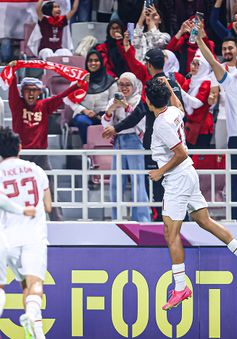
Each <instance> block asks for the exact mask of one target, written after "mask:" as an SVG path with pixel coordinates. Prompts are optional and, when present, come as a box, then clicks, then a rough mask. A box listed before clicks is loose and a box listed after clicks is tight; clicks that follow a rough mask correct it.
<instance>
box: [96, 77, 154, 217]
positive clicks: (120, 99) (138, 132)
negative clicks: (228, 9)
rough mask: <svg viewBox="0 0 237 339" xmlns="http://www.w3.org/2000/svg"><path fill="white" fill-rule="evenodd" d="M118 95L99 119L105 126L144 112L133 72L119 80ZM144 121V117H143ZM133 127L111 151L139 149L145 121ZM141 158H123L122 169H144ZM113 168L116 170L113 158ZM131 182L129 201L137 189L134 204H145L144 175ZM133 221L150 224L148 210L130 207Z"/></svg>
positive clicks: (113, 187)
mask: <svg viewBox="0 0 237 339" xmlns="http://www.w3.org/2000/svg"><path fill="white" fill-rule="evenodd" d="M118 88H119V91H120V92H118V93H116V94H115V97H114V98H113V99H111V100H110V101H109V103H108V106H107V109H106V113H105V114H104V115H103V117H102V125H103V126H104V127H107V126H109V125H110V126H111V125H115V124H117V123H118V122H121V121H122V120H124V119H125V118H126V117H127V116H128V115H129V114H130V113H131V112H132V111H133V110H134V109H135V108H136V109H138V110H139V109H140V110H146V107H145V105H144V103H143V102H142V100H141V93H142V83H141V81H140V80H138V79H137V78H136V76H135V75H134V74H133V73H130V72H125V73H123V74H122V75H121V76H120V78H119V80H118ZM144 119H145V118H144ZM144 119H143V120H141V122H140V123H139V124H138V125H137V126H135V127H132V128H129V129H126V130H124V131H122V132H119V133H118V134H117V135H116V137H115V139H114V149H116V150H117V149H133V150H142V149H143V146H142V137H143V133H144V130H145V120H144ZM144 168H145V164H144V156H143V155H123V156H122V169H130V170H144ZM112 169H116V156H114V157H113V163H112ZM126 179H127V176H126V175H123V176H122V192H123V193H124V192H125V189H126ZM131 182H132V198H131V199H132V201H135V195H134V188H135V187H137V192H136V196H137V202H148V197H147V193H146V188H145V177H144V175H143V174H139V175H135V176H134V175H131ZM116 184H117V182H116V176H115V175H112V176H111V180H110V196H111V201H112V202H116V200H117V187H116ZM112 218H113V219H117V210H116V208H115V207H113V208H112ZM132 221H140V222H148V221H150V210H149V208H148V207H147V206H142V207H132Z"/></svg>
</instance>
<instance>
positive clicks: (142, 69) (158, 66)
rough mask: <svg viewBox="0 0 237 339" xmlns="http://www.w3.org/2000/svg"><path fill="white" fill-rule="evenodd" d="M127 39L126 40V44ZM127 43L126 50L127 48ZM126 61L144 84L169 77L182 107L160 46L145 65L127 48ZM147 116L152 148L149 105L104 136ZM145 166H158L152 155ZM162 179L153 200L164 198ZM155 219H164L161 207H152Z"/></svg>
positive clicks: (147, 142) (147, 144)
mask: <svg viewBox="0 0 237 339" xmlns="http://www.w3.org/2000/svg"><path fill="white" fill-rule="evenodd" d="M126 43H127V41H125V44H126ZM126 47H128V46H126V45H125V50H126ZM126 61H127V63H129V67H130V69H131V70H132V72H133V73H134V74H135V75H136V76H137V78H138V79H139V80H141V81H142V83H143V86H144V87H145V85H146V81H148V80H149V79H151V78H161V77H165V78H167V80H168V82H169V84H170V86H171V87H172V89H173V91H174V93H175V95H176V97H177V99H178V100H177V106H178V108H182V103H181V102H182V96H181V91H180V88H179V86H178V84H177V83H176V81H175V80H174V79H170V78H168V77H166V76H165V74H164V72H163V67H164V62H165V57H164V53H163V52H162V50H161V49H159V48H154V49H151V50H149V51H148V52H147V53H146V56H145V62H146V63H145V65H143V64H142V63H140V62H139V61H138V60H137V59H136V58H135V56H134V54H133V53H132V52H131V53H130V48H127V50H126ZM144 116H146V129H145V133H144V138H143V146H144V148H145V149H147V150H150V147H151V135H152V132H153V124H154V120H155V116H154V114H153V112H150V111H149V109H148V107H147V105H146V110H140V109H139V108H137V109H135V110H134V111H133V112H132V113H131V114H130V115H129V116H128V117H127V118H126V119H124V120H123V121H122V122H120V123H118V124H116V125H114V126H109V127H107V128H105V130H104V132H103V137H104V138H110V137H111V136H114V135H116V133H118V132H121V131H122V130H124V129H128V128H131V127H134V126H136V125H137V124H138V123H139V121H140V120H141V119H142V118H143V117H144ZM145 167H146V169H147V170H152V169H156V168H157V163H156V162H155V161H153V160H152V158H151V155H146V156H145ZM146 179H147V180H146V190H147V193H148V194H149V179H148V177H146ZM161 182H162V179H161V180H159V181H156V182H154V183H153V200H154V201H157V202H161V201H162V199H163V194H164V190H163V186H162V185H161ZM152 212H153V216H152V219H153V221H162V216H161V207H156V208H152Z"/></svg>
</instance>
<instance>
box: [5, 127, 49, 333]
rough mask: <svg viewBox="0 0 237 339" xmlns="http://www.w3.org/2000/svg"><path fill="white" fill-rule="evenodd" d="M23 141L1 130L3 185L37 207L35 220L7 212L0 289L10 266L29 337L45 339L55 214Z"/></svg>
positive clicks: (42, 177)
mask: <svg viewBox="0 0 237 339" xmlns="http://www.w3.org/2000/svg"><path fill="white" fill-rule="evenodd" d="M19 151H20V139H19V137H18V135H17V134H15V133H13V132H12V131H11V130H10V129H9V128H3V127H0V156H1V157H2V161H1V162H0V182H1V185H2V187H3V189H4V193H5V194H6V195H7V196H8V197H9V198H10V199H11V200H12V201H14V202H15V203H18V204H19V205H21V206H34V207H35V208H36V215H35V217H34V218H26V217H25V216H23V215H14V214H10V213H8V212H4V215H3V217H2V224H3V225H4V227H3V229H2V233H3V234H4V238H5V246H2V247H1V248H0V258H1V260H0V285H4V284H5V283H6V264H8V265H9V266H10V267H11V269H12V271H13V272H14V274H15V277H16V280H18V281H20V282H21V283H22V288H23V296H24V304H25V314H23V315H22V316H21V317H20V323H21V325H22V326H23V327H24V330H25V337H26V338H28V339H29V338H34V339H43V338H45V336H44V334H43V330H42V315H41V310H40V308H41V304H42V295H43V281H44V278H45V273H46V270H47V225H46V215H45V211H47V212H50V210H51V196H50V191H49V187H48V178H47V175H46V174H45V172H44V171H43V170H42V169H41V168H40V167H39V166H37V165H36V164H35V163H32V162H29V161H25V160H21V159H19V156H18V154H19Z"/></svg>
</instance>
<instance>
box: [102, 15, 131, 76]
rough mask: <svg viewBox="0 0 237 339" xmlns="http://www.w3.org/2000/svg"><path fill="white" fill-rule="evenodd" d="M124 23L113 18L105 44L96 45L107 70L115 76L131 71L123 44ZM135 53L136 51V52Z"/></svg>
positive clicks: (108, 27)
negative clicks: (125, 57)
mask: <svg viewBox="0 0 237 339" xmlns="http://www.w3.org/2000/svg"><path fill="white" fill-rule="evenodd" d="M124 31H125V28H124V25H123V23H122V22H121V21H120V20H119V19H114V20H111V21H110V22H109V24H108V26H107V36H106V40H105V42H104V43H103V44H99V45H97V46H96V49H97V51H99V52H100V53H101V55H102V58H103V60H104V65H105V68H106V72H107V73H108V74H109V75H111V76H112V77H114V78H118V77H119V76H120V75H121V74H122V73H124V72H127V71H129V67H128V65H127V62H126V60H125V59H124V58H123V55H124V53H125V51H124V46H123V37H124ZM134 53H135V52H134Z"/></svg>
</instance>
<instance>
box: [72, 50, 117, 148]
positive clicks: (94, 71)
mask: <svg viewBox="0 0 237 339" xmlns="http://www.w3.org/2000/svg"><path fill="white" fill-rule="evenodd" d="M85 68H86V70H87V71H88V72H89V73H90V81H89V89H88V94H87V96H86V97H85V99H84V100H83V101H82V102H81V104H80V105H77V104H70V107H71V108H72V110H73V111H74V113H73V122H74V125H75V126H77V127H78V128H79V134H80V137H81V141H82V143H83V144H86V143H87V128H88V126H90V125H100V124H101V116H102V115H103V114H104V112H105V109H106V107H107V104H108V101H109V100H110V99H111V98H113V97H114V93H115V92H116V91H117V90H118V87H117V83H116V81H115V79H114V78H113V77H111V76H110V75H108V74H107V73H106V70H105V67H104V64H103V58H102V56H101V54H100V53H99V52H98V51H96V50H94V49H92V50H90V51H89V52H88V54H87V57H86V61H85Z"/></svg>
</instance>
